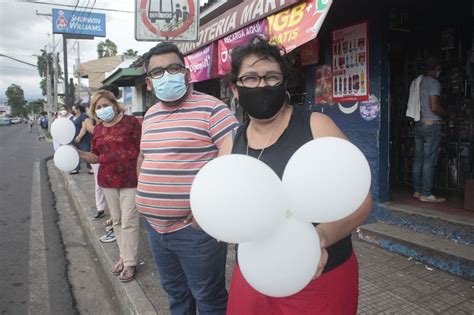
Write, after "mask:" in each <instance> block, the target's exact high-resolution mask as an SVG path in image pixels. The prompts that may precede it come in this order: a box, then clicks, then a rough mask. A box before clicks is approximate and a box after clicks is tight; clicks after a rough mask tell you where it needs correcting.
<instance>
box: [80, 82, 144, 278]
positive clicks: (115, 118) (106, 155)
mask: <svg viewBox="0 0 474 315" xmlns="http://www.w3.org/2000/svg"><path fill="white" fill-rule="evenodd" d="M124 110H125V109H124V108H123V106H121V105H120V104H119V103H118V102H117V99H116V98H115V96H114V95H113V94H112V93H111V92H109V91H98V92H96V93H95V94H94V96H93V97H92V100H91V106H90V109H89V111H90V114H91V117H93V118H98V119H100V120H101V121H102V123H100V124H97V125H96V126H95V128H94V133H93V137H92V150H91V152H85V151H80V150H78V152H79V156H80V157H81V159H83V160H85V161H87V162H89V163H100V168H99V172H98V175H97V180H98V182H99V186H100V187H102V188H103V190H104V195H105V199H106V201H107V205H108V206H109V209H110V214H111V216H112V221H113V228H114V231H115V235H116V236H117V245H118V248H119V259H118V261H117V263H116V264H115V265H114V266H113V267H112V270H111V272H112V273H113V274H114V275H117V276H118V278H119V280H120V281H121V282H129V281H131V280H133V279H134V278H135V273H136V266H137V263H138V232H139V215H138V212H137V209H136V207H135V193H136V187H137V157H138V153H139V152H140V135H141V126H140V123H139V122H138V120H137V119H136V118H135V117H134V116H130V115H124V114H123V112H124Z"/></svg>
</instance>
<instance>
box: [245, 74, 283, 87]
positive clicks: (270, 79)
mask: <svg viewBox="0 0 474 315" xmlns="http://www.w3.org/2000/svg"><path fill="white" fill-rule="evenodd" d="M262 79H263V81H264V82H265V84H266V85H268V86H277V85H280V84H281V83H282V82H283V74H281V73H269V74H265V75H256V74H248V75H243V76H241V77H239V78H238V79H237V81H239V82H240V83H242V85H243V86H245V87H249V88H255V87H257V86H259V85H260V82H261V81H262Z"/></svg>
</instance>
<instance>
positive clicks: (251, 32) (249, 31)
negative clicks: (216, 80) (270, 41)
mask: <svg viewBox="0 0 474 315" xmlns="http://www.w3.org/2000/svg"><path fill="white" fill-rule="evenodd" d="M266 33H267V20H262V21H259V22H257V23H254V24H252V25H249V26H247V27H244V28H243V29H241V30H239V31H237V32H235V33H232V34H230V35H227V36H226V37H224V38H222V39H220V40H219V41H218V42H217V46H218V53H217V55H218V74H219V75H226V74H228V73H229V72H230V66H231V64H230V61H231V59H230V55H231V54H232V50H233V49H234V48H235V47H237V46H244V45H245V44H247V43H248V41H249V40H250V39H252V38H254V37H255V36H256V35H258V34H266Z"/></svg>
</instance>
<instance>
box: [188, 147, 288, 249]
mask: <svg viewBox="0 0 474 315" xmlns="http://www.w3.org/2000/svg"><path fill="white" fill-rule="evenodd" d="M190 199H191V210H192V212H193V215H194V217H195V218H196V221H197V222H198V224H199V225H200V226H201V228H202V229H203V230H204V231H206V233H208V234H209V235H211V236H213V237H214V238H216V239H218V240H221V241H225V242H228V243H241V242H247V241H250V240H255V239H258V238H261V237H264V236H266V235H268V234H270V233H271V232H272V231H273V230H274V229H275V226H277V225H278V224H279V223H280V222H281V220H283V218H284V216H285V213H286V211H287V210H288V202H287V198H286V194H285V193H284V190H283V185H282V183H281V181H280V179H279V178H278V176H277V175H276V174H275V172H273V170H272V169H271V168H270V167H268V166H267V165H266V164H265V163H263V162H261V161H259V160H257V159H255V158H253V157H249V156H246V155H240V154H231V155H225V156H222V157H219V158H217V159H214V160H212V161H211V162H209V163H208V164H206V165H205V166H204V167H203V168H202V169H201V170H200V171H199V173H198V174H197V176H196V178H195V179H194V182H193V185H192V187H191V195H190Z"/></svg>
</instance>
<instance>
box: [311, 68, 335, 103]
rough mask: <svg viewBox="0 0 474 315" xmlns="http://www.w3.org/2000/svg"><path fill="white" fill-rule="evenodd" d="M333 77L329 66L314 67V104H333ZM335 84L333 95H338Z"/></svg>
mask: <svg viewBox="0 0 474 315" xmlns="http://www.w3.org/2000/svg"><path fill="white" fill-rule="evenodd" d="M332 82H333V76H332V72H331V66H330V65H322V66H318V67H316V82H315V89H314V97H315V104H333V100H332V89H333V86H332V84H333V83H332ZM337 88H338V87H337V84H336V83H334V89H335V90H336V91H335V92H334V94H337V93H338V90H337Z"/></svg>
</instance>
